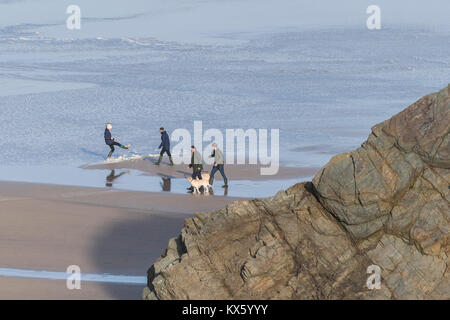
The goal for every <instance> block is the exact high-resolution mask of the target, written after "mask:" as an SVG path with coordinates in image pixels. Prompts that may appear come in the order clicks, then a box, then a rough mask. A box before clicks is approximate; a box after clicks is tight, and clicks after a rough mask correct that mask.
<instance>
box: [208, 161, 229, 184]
mask: <svg viewBox="0 0 450 320" xmlns="http://www.w3.org/2000/svg"><path fill="white" fill-rule="evenodd" d="M217 170H218V171H219V172H220V174H221V175H222V178H223V180H224V181H227V176H226V175H225V171H224V170H223V164H219V165H217V166H215V167H213V168H212V170H211V179H214V175H215V174H216V172H217Z"/></svg>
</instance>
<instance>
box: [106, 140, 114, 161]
mask: <svg viewBox="0 0 450 320" xmlns="http://www.w3.org/2000/svg"><path fill="white" fill-rule="evenodd" d="M109 148H110V149H111V151H109V153H108V156H107V157H106V159H109V158H111V156H112V154H113V153H114V150H115V149H114V145H113V144H110V145H109Z"/></svg>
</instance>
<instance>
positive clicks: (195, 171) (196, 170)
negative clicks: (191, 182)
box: [192, 164, 203, 180]
mask: <svg viewBox="0 0 450 320" xmlns="http://www.w3.org/2000/svg"><path fill="white" fill-rule="evenodd" d="M202 169H203V166H201V165H198V164H194V165H193V166H192V179H195V178H197V177H198V178H199V179H200V180H202Z"/></svg>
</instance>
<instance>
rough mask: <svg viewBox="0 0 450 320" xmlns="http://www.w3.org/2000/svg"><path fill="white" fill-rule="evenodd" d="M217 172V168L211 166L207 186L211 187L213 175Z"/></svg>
mask: <svg viewBox="0 0 450 320" xmlns="http://www.w3.org/2000/svg"><path fill="white" fill-rule="evenodd" d="M216 172H217V166H213V167H212V169H211V172H210V173H209V184H210V185H213V183H214V175H215V174H216Z"/></svg>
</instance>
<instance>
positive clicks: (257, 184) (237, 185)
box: [0, 165, 312, 198]
mask: <svg viewBox="0 0 450 320" xmlns="http://www.w3.org/2000/svg"><path fill="white" fill-rule="evenodd" d="M0 177H1V180H4V181H16V182H32V183H46V184H56V185H72V186H80V187H95V188H108V189H109V188H111V189H118V190H131V191H146V192H171V193H176V194H186V193H187V190H186V188H187V187H189V186H190V184H189V183H188V182H187V181H186V180H185V179H173V178H170V177H156V176H149V175H146V174H144V173H142V172H140V171H137V170H84V169H81V168H77V167H71V166H45V165H43V166H6V167H5V166H2V167H0ZM309 179H312V177H306V178H304V179H284V180H266V181H264V180H263V181H250V180H236V181H233V180H230V182H229V188H227V189H224V188H222V187H221V186H222V184H223V183H222V182H223V181H222V180H220V179H216V180H215V182H214V185H213V192H212V193H211V194H209V195H208V194H201V195H200V194H199V195H193V196H212V195H214V196H230V197H244V198H261V197H268V196H272V195H274V194H275V193H276V192H278V191H280V190H284V189H287V188H289V187H290V186H292V185H294V184H295V183H297V182H300V181H299V180H304V181H307V180H309Z"/></svg>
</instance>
